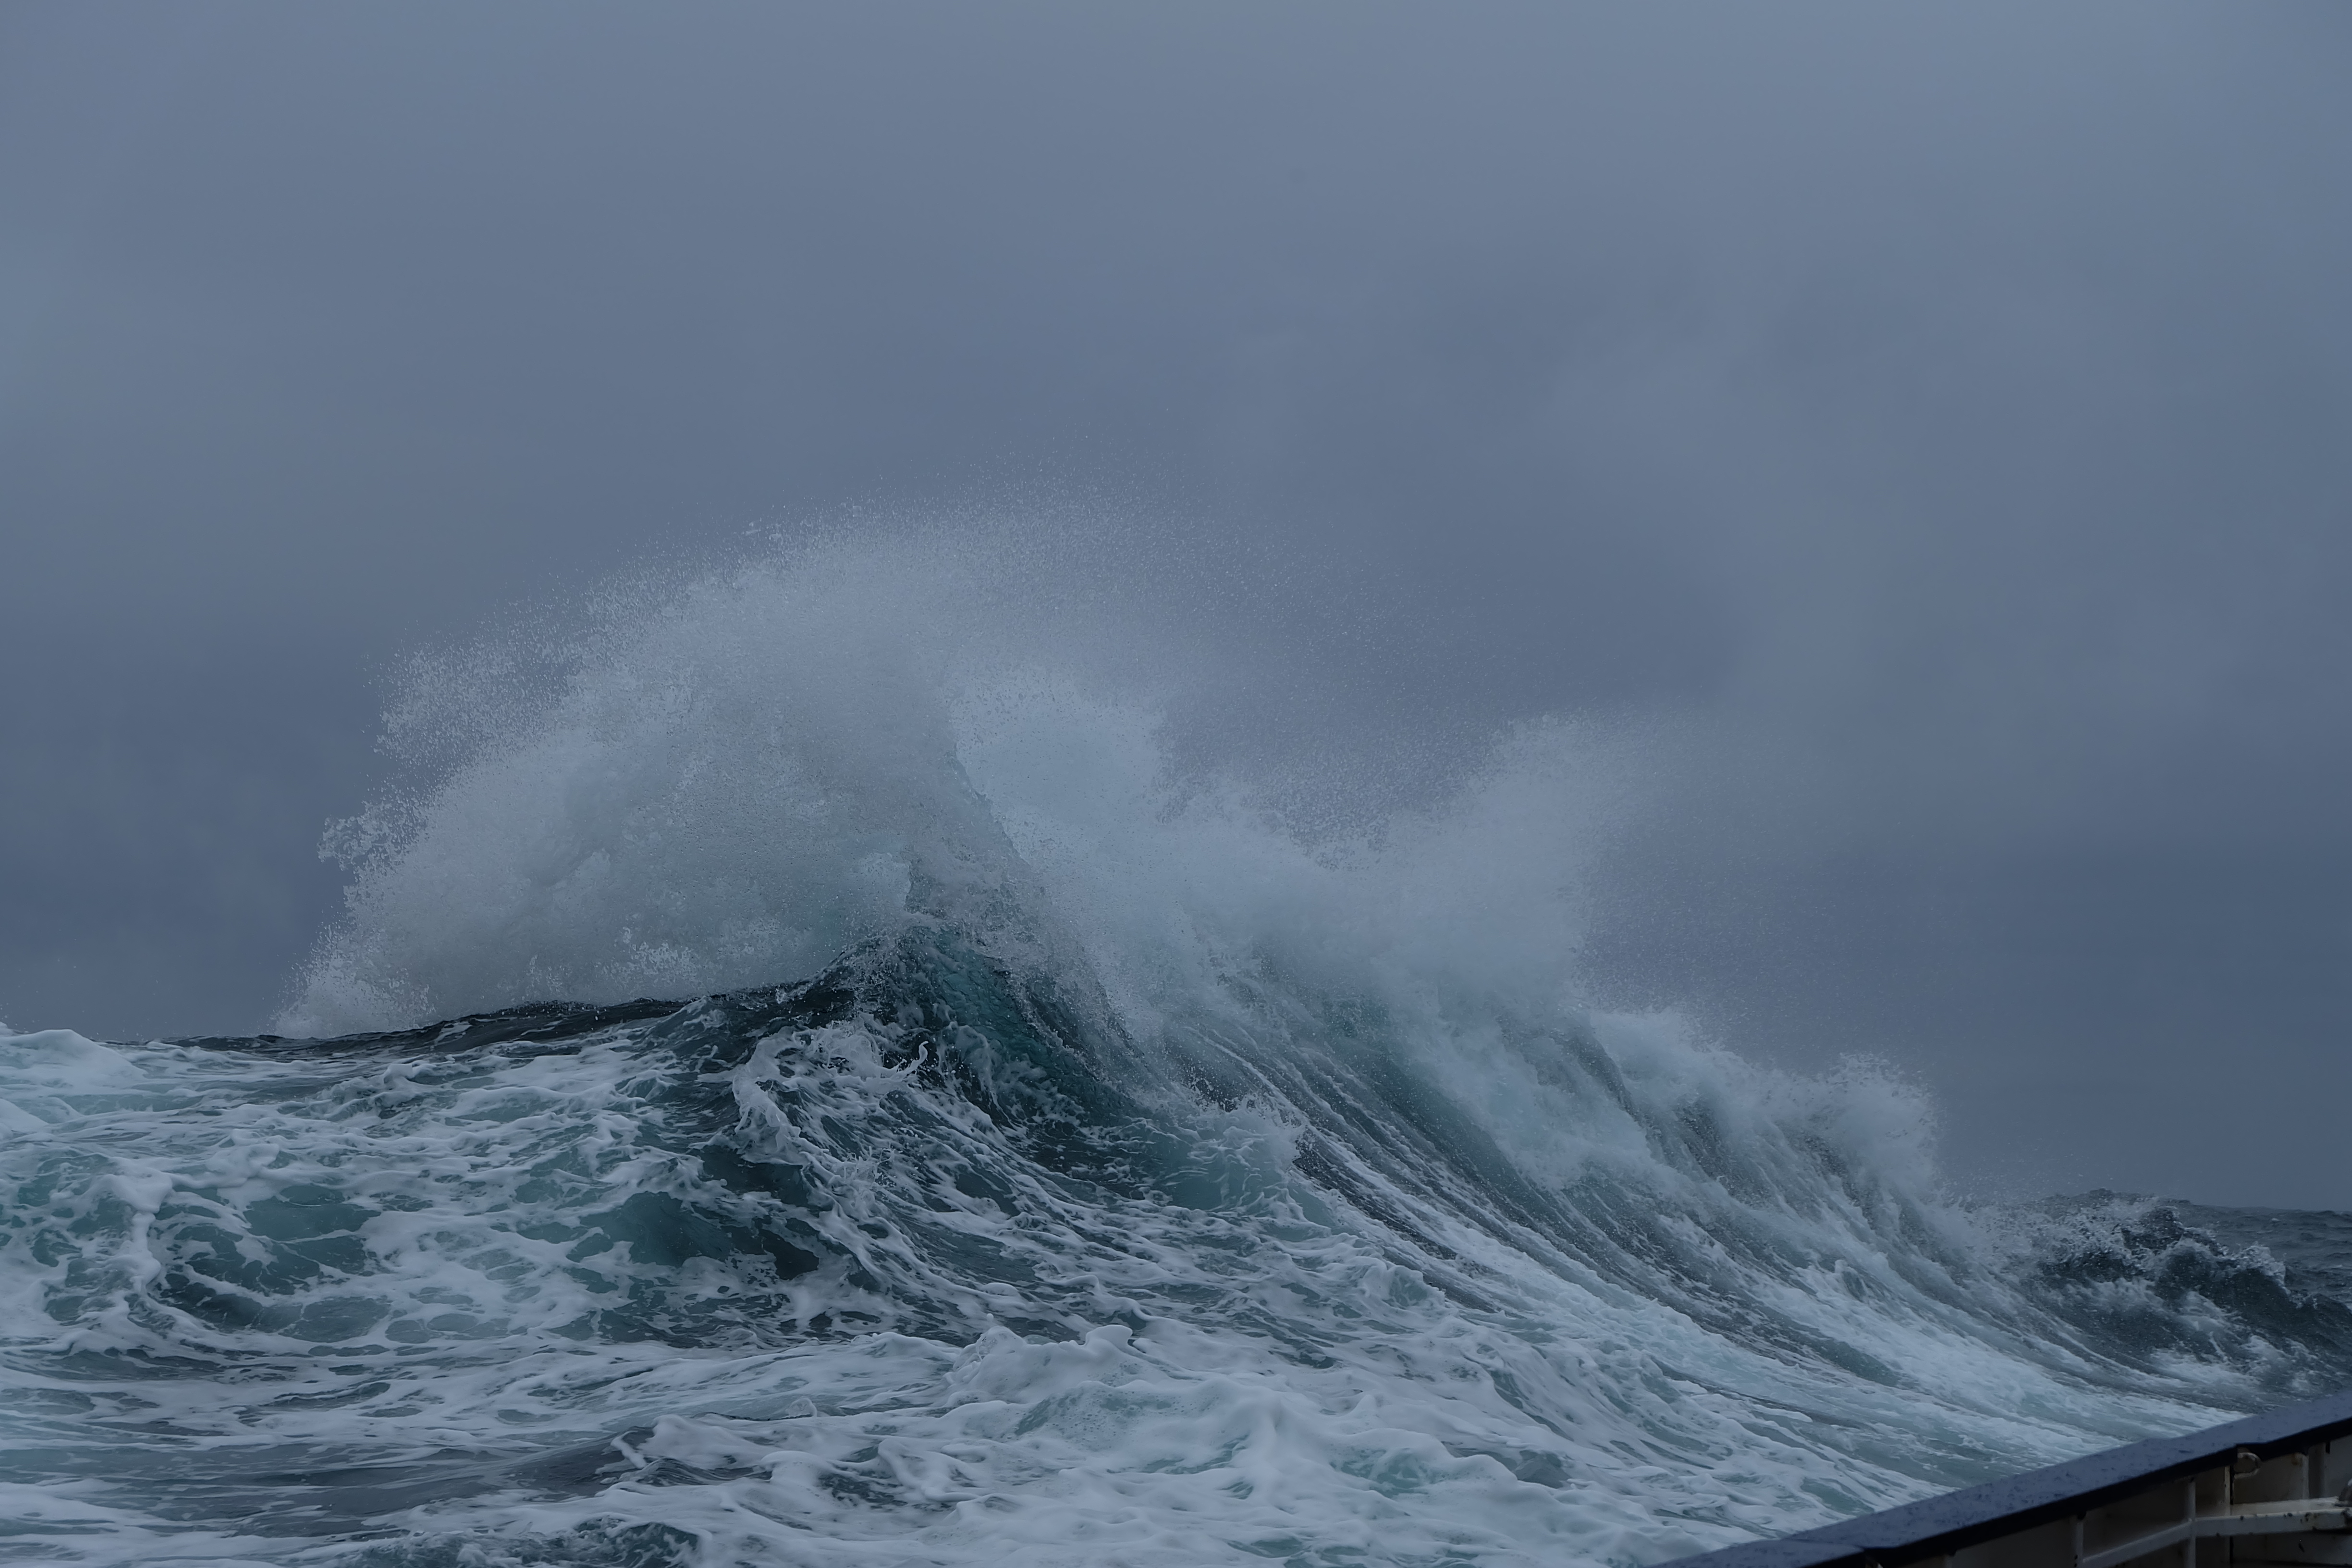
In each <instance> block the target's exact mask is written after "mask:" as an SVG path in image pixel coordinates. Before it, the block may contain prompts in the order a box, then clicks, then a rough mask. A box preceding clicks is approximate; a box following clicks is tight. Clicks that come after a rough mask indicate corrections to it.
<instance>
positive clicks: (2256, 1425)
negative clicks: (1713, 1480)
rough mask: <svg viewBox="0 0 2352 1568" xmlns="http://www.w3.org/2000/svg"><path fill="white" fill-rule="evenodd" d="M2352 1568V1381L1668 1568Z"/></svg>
mask: <svg viewBox="0 0 2352 1568" xmlns="http://www.w3.org/2000/svg"><path fill="white" fill-rule="evenodd" d="M1915 1563H1916V1564H1918V1565H1920V1568H2126V1564H2129V1565H2131V1568H2220V1565H2221V1564H2223V1563H2334V1564H2341V1565H2344V1568H2352V1390H2347V1392H2345V1393H2342V1394H2331V1395H2329V1396H2328V1397H2327V1398H2326V1399H2317V1400H2314V1401H2312V1402H2311V1403H2310V1404H2308V1405H2291V1406H2289V1407H2287V1408H2286V1409H2284V1410H2274V1411H2272V1412H2270V1413H2269V1414H2268V1415H2255V1416H2251V1417H2249V1418H2247V1419H2246V1420H2243V1421H2232V1422H2231V1423H2230V1424H2229V1425H2228V1426H2215V1427H2211V1428H2209V1429H2208V1430H2206V1431H2203V1432H2191V1433H2189V1434H2188V1435H2186V1436H2179V1437H2158V1438H2154V1439H2151V1440H2150V1441H2148V1442H2145V1443H2133V1444H2130V1445H2129V1446H2127V1447H2121V1448H2109V1449H2107V1450H2105V1452H2103V1453H2097V1454H2092V1455H2089V1456H2087V1457H2086V1458H2080V1459H2075V1460H2073V1461H2071V1462H2069V1463H2067V1464H2063V1465H2053V1466H2051V1467H2050V1468H2048V1469H2045V1470H2031V1471H2028V1472H2027V1473H2026V1474H2024V1475H2021V1476H2011V1477H2010V1478H2008V1479H2005V1480H1998V1481H1990V1482H1988V1483H1986V1484H1985V1485H1983V1486H1980V1487H1970V1488H1969V1489H1968V1490H1966V1491H1958V1492H1948V1493H1947V1494H1945V1495H1944V1496H1942V1497H1935V1498H1928V1499H1927V1500H1925V1501H1921V1502H1915V1503H1908V1504H1906V1505H1905V1506H1904V1507H1902V1508H1893V1509H1888V1510H1886V1511H1885V1512H1884V1513H1874V1514H1868V1515H1865V1516H1864V1517H1863V1518H1860V1519H1848V1520H1842V1521H1839V1522H1838V1523H1836V1524H1831V1525H1824V1526H1822V1528H1821V1529H1819V1530H1809V1531H1805V1532H1804V1533H1803V1534H1801V1535H1791V1536H1788V1537H1786V1538H1784V1539H1782V1540H1779V1541H1755V1542H1748V1543H1747V1544H1746V1545H1743V1546H1727V1547H1725V1548H1724V1549H1723V1550H1721V1551H1719V1552H1706V1553H1703V1554H1701V1555H1699V1556H1696V1557H1685V1558H1683V1559H1682V1560H1681V1561H1680V1562H1678V1563H1674V1564H1673V1565H1672V1568H1905V1565H1906V1564H1915Z"/></svg>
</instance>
